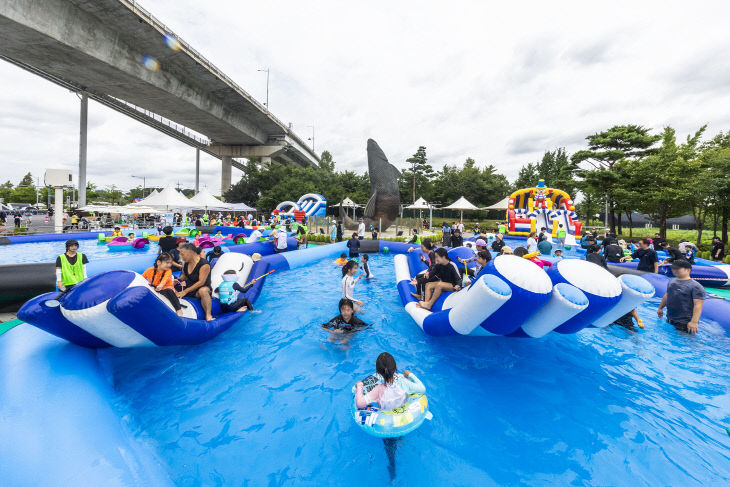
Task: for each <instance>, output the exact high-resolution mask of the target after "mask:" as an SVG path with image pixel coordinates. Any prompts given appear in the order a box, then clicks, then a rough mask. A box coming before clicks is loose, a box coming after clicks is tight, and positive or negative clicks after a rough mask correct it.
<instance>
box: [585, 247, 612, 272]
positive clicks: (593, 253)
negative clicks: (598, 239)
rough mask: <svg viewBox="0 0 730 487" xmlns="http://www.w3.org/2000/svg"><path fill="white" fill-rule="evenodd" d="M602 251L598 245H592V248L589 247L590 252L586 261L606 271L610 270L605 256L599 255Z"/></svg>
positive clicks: (588, 251)
mask: <svg viewBox="0 0 730 487" xmlns="http://www.w3.org/2000/svg"><path fill="white" fill-rule="evenodd" d="M600 251H601V248H600V247H599V246H598V245H591V246H590V247H588V250H587V251H586V261H588V262H592V263H594V264H596V265H600V266H601V267H603V268H604V269H608V265H607V264H606V259H604V258H603V256H602V255H601V254H599V253H598V252H600Z"/></svg>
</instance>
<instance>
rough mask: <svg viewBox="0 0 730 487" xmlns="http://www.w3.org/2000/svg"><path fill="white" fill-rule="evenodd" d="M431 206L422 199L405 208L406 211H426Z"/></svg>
mask: <svg viewBox="0 0 730 487" xmlns="http://www.w3.org/2000/svg"><path fill="white" fill-rule="evenodd" d="M429 208H431V206H430V205H429V204H428V203H427V202H426V200H424V199H423V198H418V199H417V200H416V202H415V203H413V204H412V205H408V206H406V209H407V210H428V209H429Z"/></svg>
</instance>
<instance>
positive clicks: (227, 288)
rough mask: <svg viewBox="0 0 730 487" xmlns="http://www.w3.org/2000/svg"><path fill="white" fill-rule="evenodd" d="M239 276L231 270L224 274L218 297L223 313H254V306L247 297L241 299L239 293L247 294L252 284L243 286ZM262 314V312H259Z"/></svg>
mask: <svg viewBox="0 0 730 487" xmlns="http://www.w3.org/2000/svg"><path fill="white" fill-rule="evenodd" d="M237 281H238V274H237V273H236V271H235V270H233V269H229V270H227V271H226V272H224V273H223V282H222V283H221V284H220V286H218V296H219V297H220V298H219V299H220V302H221V311H223V312H224V313H233V312H236V313H245V312H246V311H249V310H250V311H251V312H252V313H254V312H255V311H254V309H253V304H251V300H249V299H248V298H247V297H245V296H244V297H242V298H239V297H238V296H239V293H245V292H246V289H248V288H249V287H251V284H246V285H245V286H241V285H240V284H238V282H237ZM258 312H259V313H260V312H261V311H260V310H258Z"/></svg>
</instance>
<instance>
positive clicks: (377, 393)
mask: <svg viewBox="0 0 730 487" xmlns="http://www.w3.org/2000/svg"><path fill="white" fill-rule="evenodd" d="M375 371H376V372H377V373H378V374H379V375H380V376H381V377H382V378H383V383H382V384H378V385H377V386H375V387H374V388H373V389H372V390H371V391H370V392H368V393H366V394H363V386H364V384H363V383H362V381H358V382H357V383H356V384H355V404H356V406H357V407H358V408H359V409H363V408H366V407H368V405H370V404H372V403H375V404H377V405H378V407H379V408H380V409H384V410H391V409H395V408H398V407H400V406H402V405H404V404H405V403H406V399H408V396H409V395H410V394H425V393H426V386H424V385H423V382H421V381H420V380H419V379H418V377H416V374H414V373H412V372H411V371H409V370H405V371H403V375H401V374H397V373H396V365H395V359H394V358H393V356H392V355H391V354H389V353H388V352H383V353H381V354H380V355H378V359H377V360H376V361H375Z"/></svg>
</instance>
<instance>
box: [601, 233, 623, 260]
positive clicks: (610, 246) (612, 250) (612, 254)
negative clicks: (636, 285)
mask: <svg viewBox="0 0 730 487" xmlns="http://www.w3.org/2000/svg"><path fill="white" fill-rule="evenodd" d="M603 256H604V257H605V258H606V261H607V262H612V263H614V264H615V263H617V262H621V257H623V256H624V249H622V248H621V246H620V245H619V244H617V243H616V240H613V239H612V240H609V241H608V243H607V244H606V246H605V247H604V248H603Z"/></svg>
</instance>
